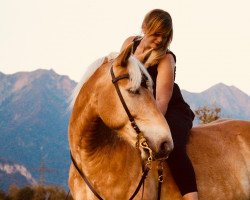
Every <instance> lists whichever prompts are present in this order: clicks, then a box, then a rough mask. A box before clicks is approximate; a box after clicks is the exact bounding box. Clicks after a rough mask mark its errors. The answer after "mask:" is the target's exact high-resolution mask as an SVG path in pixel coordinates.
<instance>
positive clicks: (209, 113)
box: [194, 105, 221, 124]
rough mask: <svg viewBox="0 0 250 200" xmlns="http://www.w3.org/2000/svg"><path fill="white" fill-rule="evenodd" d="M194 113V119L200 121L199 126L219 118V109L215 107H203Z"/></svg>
mask: <svg viewBox="0 0 250 200" xmlns="http://www.w3.org/2000/svg"><path fill="white" fill-rule="evenodd" d="M194 112H195V115H196V117H198V119H199V120H200V124H207V123H209V122H212V121H215V120H217V119H219V118H220V112H221V108H218V107H217V106H216V105H213V106H211V107H208V106H203V107H199V108H198V109H197V110H195V111H194Z"/></svg>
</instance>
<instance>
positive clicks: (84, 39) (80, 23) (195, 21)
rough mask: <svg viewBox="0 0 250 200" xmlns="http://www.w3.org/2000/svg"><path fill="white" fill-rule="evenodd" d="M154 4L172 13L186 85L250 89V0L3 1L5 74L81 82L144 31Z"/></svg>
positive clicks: (1, 62)
mask: <svg viewBox="0 0 250 200" xmlns="http://www.w3.org/2000/svg"><path fill="white" fill-rule="evenodd" d="M154 8H162V9H164V10H167V11H169V12H170V14H171V15H172V18H173V23H174V39H173V42H172V45H171V49H172V51H173V52H175V54H176V55H177V79H176V82H178V83H179V85H180V87H181V88H182V89H186V90H188V91H190V92H201V91H203V90H205V89H207V88H209V87H210V86H212V85H214V84H217V83H219V82H223V83H225V84H227V85H234V86H236V87H238V88H239V89H241V90H242V91H244V92H246V93H247V94H248V95H249V94H250V81H249V79H250V70H249V68H250V12H249V9H250V1H249V0H237V1H235V0H209V1H208V0H206V1H205V0H151V1H149V0H126V1H124V0H123V1H119V0H106V1H104V0H99V1H97V0H0V71H1V72H3V73H5V74H10V73H14V72H17V71H32V70H35V69H38V68H44V69H51V68H52V69H54V70H55V71H56V72H57V73H59V74H62V75H69V77H70V78H71V79H74V80H75V81H79V80H80V78H81V77H82V75H83V73H84V72H85V70H86V68H87V66H88V65H89V64H90V63H92V62H93V61H94V60H95V59H97V58H99V57H102V56H104V55H107V54H108V53H110V52H112V51H119V50H120V47H121V45H122V43H123V41H124V40H125V39H126V38H127V37H128V36H130V35H136V34H140V32H141V29H140V26H141V22H142V20H143V17H144V15H145V14H146V13H147V12H148V11H149V10H151V9H154Z"/></svg>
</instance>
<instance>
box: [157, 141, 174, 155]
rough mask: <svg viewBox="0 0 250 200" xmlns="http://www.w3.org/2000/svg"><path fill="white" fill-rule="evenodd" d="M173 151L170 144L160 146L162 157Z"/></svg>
mask: <svg viewBox="0 0 250 200" xmlns="http://www.w3.org/2000/svg"><path fill="white" fill-rule="evenodd" d="M172 150H173V146H172V145H171V143H170V142H163V143H162V144H161V146H160V151H159V154H160V155H162V156H168V155H169V154H170V152H171V151H172Z"/></svg>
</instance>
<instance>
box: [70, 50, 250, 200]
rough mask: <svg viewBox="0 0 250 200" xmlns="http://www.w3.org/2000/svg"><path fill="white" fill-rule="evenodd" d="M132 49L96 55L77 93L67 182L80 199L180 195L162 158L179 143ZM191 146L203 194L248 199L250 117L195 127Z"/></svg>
mask: <svg viewBox="0 0 250 200" xmlns="http://www.w3.org/2000/svg"><path fill="white" fill-rule="evenodd" d="M132 48H133V47H132V45H130V46H128V47H127V48H126V49H125V50H124V51H123V52H121V53H120V54H119V55H118V56H117V55H110V56H108V57H104V58H102V59H99V60H97V62H95V63H94V64H93V65H91V66H90V68H91V72H89V73H87V75H86V76H85V77H84V78H83V80H82V81H81V82H80V83H79V84H78V86H77V89H76V92H75V94H74V95H73V96H74V99H73V101H72V102H73V103H72V107H73V108H72V114H71V117H70V121H69V132H68V136H69V147H70V151H71V155H72V164H71V166H70V170H69V180H68V184H69V187H70V192H71V194H72V197H73V198H74V199H75V200H84V199H87V200H94V199H107V200H114V199H116V200H117V199H119V200H127V199H135V200H137V199H144V200H155V199H161V200H181V199H182V197H181V194H180V192H179V190H178V188H177V186H176V184H175V181H174V179H173V177H172V175H171V172H170V170H169V168H168V166H167V163H166V162H164V160H165V159H167V157H168V155H169V153H171V150H172V149H173V148H174V147H173V141H172V138H171V133H170V130H169V127H168V124H167V122H166V120H165V118H164V117H163V115H162V114H161V112H160V111H159V109H158V108H157V105H156V103H155V100H154V97H153V95H152V80H151V78H150V76H149V75H148V73H147V71H146V69H145V68H144V66H143V65H142V63H141V62H143V60H144V59H143V58H140V59H139V60H141V62H140V61H139V60H138V59H137V58H135V57H134V56H133V55H131V51H132ZM117 88H118V89H117ZM119 91H120V95H119ZM121 98H122V99H123V100H122V99H121ZM124 104H125V106H124ZM131 118H132V119H131ZM180 123H181V122H180ZM138 136H140V137H138ZM140 138H142V141H141V139H140ZM187 153H188V155H189V157H190V160H191V161H192V163H193V166H194V170H195V174H196V179H197V187H198V194H199V199H201V200H212V199H213V200H225V199H227V200H236V199H237V200H247V199H250V121H241V120H229V119H228V120H217V121H215V122H213V123H210V124H206V125H199V126H195V127H193V128H192V130H191V132H190V136H189V140H188V144H187ZM159 166H160V167H159ZM159 168H161V169H162V170H163V176H162V175H161V176H159V174H158V172H159ZM145 169H147V170H145ZM145 171H146V172H147V173H145ZM143 177H144V178H145V179H144V178H143ZM160 177H161V178H162V177H163V179H160ZM160 186H161V187H160ZM159 188H160V190H159ZM159 191H160V192H159Z"/></svg>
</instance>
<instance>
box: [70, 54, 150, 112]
mask: <svg viewBox="0 0 250 200" xmlns="http://www.w3.org/2000/svg"><path fill="white" fill-rule="evenodd" d="M117 56H118V53H116V52H112V53H110V54H109V55H108V56H107V57H101V58H98V59H97V60H95V61H94V62H93V63H92V64H90V65H89V66H88V68H87V71H86V72H85V73H84V75H83V77H82V78H81V81H80V82H79V83H78V84H77V86H76V87H75V89H74V90H73V92H72V95H71V96H70V98H69V102H70V105H69V110H72V108H73V106H74V103H75V100H76V98H77V96H78V94H79V92H80V90H81V88H82V86H83V85H84V83H86V82H87V81H88V79H89V78H90V77H91V76H92V75H93V74H94V73H95V71H96V70H97V69H98V68H99V67H100V66H101V65H102V63H103V62H104V60H105V58H107V59H108V62H110V61H111V60H113V59H115V58H116V57H117ZM134 65H137V66H138V67H133V66H134ZM128 74H129V80H130V82H131V91H136V90H137V89H138V88H139V87H140V85H141V82H142V77H143V76H142V75H145V76H146V77H147V81H146V83H147V87H148V88H149V90H150V91H152V85H153V81H152V79H151V77H150V75H149V73H148V72H147V70H146V68H145V67H144V65H143V64H142V63H141V62H140V61H139V60H138V59H137V58H136V57H135V56H133V55H131V56H130V58H129V64H128Z"/></svg>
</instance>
